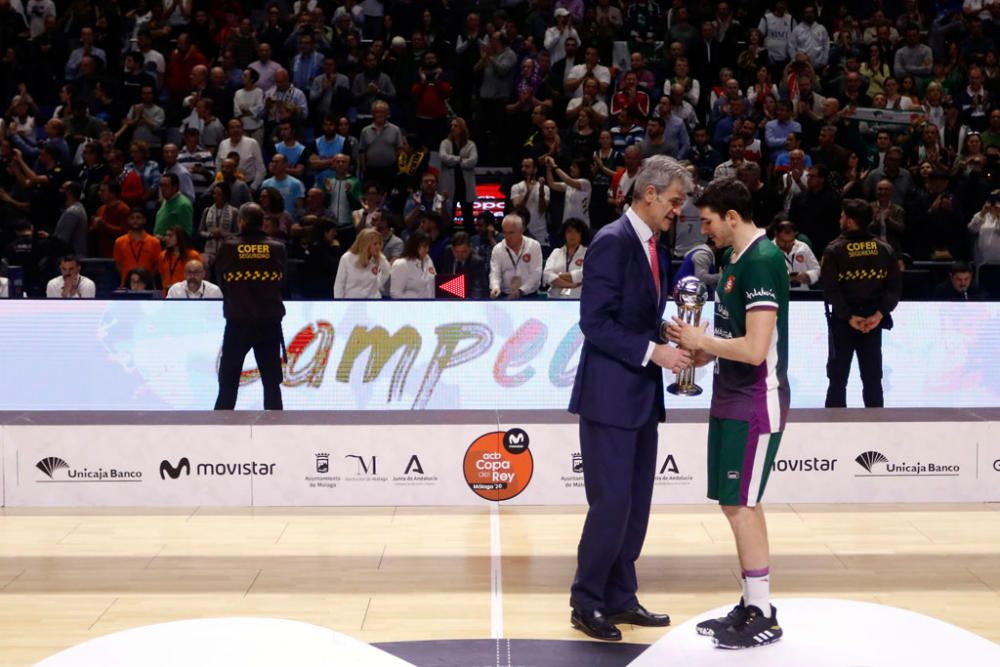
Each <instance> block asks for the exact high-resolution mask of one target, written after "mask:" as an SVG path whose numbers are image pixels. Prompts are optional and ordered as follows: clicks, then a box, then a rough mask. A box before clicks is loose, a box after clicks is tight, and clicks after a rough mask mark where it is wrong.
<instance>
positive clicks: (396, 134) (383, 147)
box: [358, 100, 406, 186]
mask: <svg viewBox="0 0 1000 667" xmlns="http://www.w3.org/2000/svg"><path fill="white" fill-rule="evenodd" d="M388 118H389V105H388V104H386V103H385V102H383V101H381V100H379V101H378V102H375V103H374V104H373V105H372V123H371V125H368V126H366V127H365V128H363V129H362V130H361V141H360V143H359V144H358V156H359V160H360V168H361V174H362V176H363V178H364V179H365V180H366V181H375V182H377V183H379V184H381V185H382V186H387V185H389V183H391V182H392V179H393V176H394V174H395V171H396V165H397V156H398V155H399V152H400V150H402V147H403V145H404V144H405V143H406V139H405V137H404V136H403V132H402V130H400V128H399V127H398V126H397V125H394V124H392V123H390V122H389V120H388Z"/></svg>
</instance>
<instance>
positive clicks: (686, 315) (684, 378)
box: [660, 276, 708, 396]
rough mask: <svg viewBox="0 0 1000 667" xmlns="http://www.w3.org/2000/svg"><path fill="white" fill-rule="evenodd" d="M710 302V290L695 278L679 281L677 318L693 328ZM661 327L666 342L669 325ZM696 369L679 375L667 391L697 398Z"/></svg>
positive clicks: (676, 394) (675, 299) (676, 288)
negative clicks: (706, 304)
mask: <svg viewBox="0 0 1000 667" xmlns="http://www.w3.org/2000/svg"><path fill="white" fill-rule="evenodd" d="M707 300H708V288H706V287H705V283H703V282H701V281H700V280H698V279H697V278H696V277H694V276H687V277H686V278H681V279H680V280H678V281H677V285H676V286H675V287H674V303H676V304H677V316H678V317H680V318H681V319H682V320H684V322H686V323H687V324H690V325H691V326H693V327H696V326H698V325H699V324H700V323H701V309H702V307H704V305H705V301H707ZM660 326H661V336H662V337H663V339H664V340H666V339H667V338H666V328H667V323H666V322H664V323H663V324H661V325H660ZM694 371H695V368H694V366H693V365H692V366H691V367H690V368H685V369H684V370H682V371H680V372H679V373H677V375H676V378H675V382H674V383H673V384H672V385H670V386H669V387H667V391H669V392H670V393H671V394H674V395H675V396H697V395H698V394H700V393H701V387H699V386H698V385H696V384H695V383H694Z"/></svg>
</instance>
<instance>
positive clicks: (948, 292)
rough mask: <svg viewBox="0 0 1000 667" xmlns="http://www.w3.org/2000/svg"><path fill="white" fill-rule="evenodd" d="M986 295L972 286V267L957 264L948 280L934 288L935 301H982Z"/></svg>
mask: <svg viewBox="0 0 1000 667" xmlns="http://www.w3.org/2000/svg"><path fill="white" fill-rule="evenodd" d="M985 297H986V295H985V293H984V292H983V291H982V290H981V289H979V288H978V287H976V286H974V285H973V284H972V267H971V266H969V265H968V264H966V263H965V262H955V263H954V264H952V265H951V268H950V269H949V270H948V279H947V280H945V281H944V282H943V283H941V284H940V285H937V286H936V287H935V288H934V291H933V292H932V293H931V299H933V300H934V301H982V300H983V299H984V298H985Z"/></svg>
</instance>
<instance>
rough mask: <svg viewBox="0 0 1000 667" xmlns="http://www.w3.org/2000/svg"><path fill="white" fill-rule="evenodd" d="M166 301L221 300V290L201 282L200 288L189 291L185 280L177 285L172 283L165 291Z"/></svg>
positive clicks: (203, 281)
mask: <svg viewBox="0 0 1000 667" xmlns="http://www.w3.org/2000/svg"><path fill="white" fill-rule="evenodd" d="M167 298H168V299H221V298H222V290H221V289H219V286H218V285H215V284H213V283H210V282H208V281H207V280H202V281H201V286H200V287H198V289H197V290H195V291H193V292H192V291H191V290H190V289H188V283H187V281H186V280H182V281H180V282H179V283H174V284H173V285H171V286H170V289H168V290H167Z"/></svg>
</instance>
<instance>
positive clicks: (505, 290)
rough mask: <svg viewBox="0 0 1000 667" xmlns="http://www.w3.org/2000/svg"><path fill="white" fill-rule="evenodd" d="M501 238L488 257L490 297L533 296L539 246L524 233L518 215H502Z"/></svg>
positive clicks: (538, 276)
mask: <svg viewBox="0 0 1000 667" xmlns="http://www.w3.org/2000/svg"><path fill="white" fill-rule="evenodd" d="M503 234H504V238H503V242H502V243H497V244H496V245H495V246H494V247H493V252H492V254H491V257H490V298H491V299H498V298H505V299H522V298H530V297H533V296H534V295H535V294H536V293H537V292H538V287H539V286H540V285H541V282H542V247H541V245H539V243H538V241H536V240H534V239H532V238H528V237H526V236H524V221H523V220H522V219H521V217H520V216H518V215H508V216H506V217H504V219H503Z"/></svg>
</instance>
